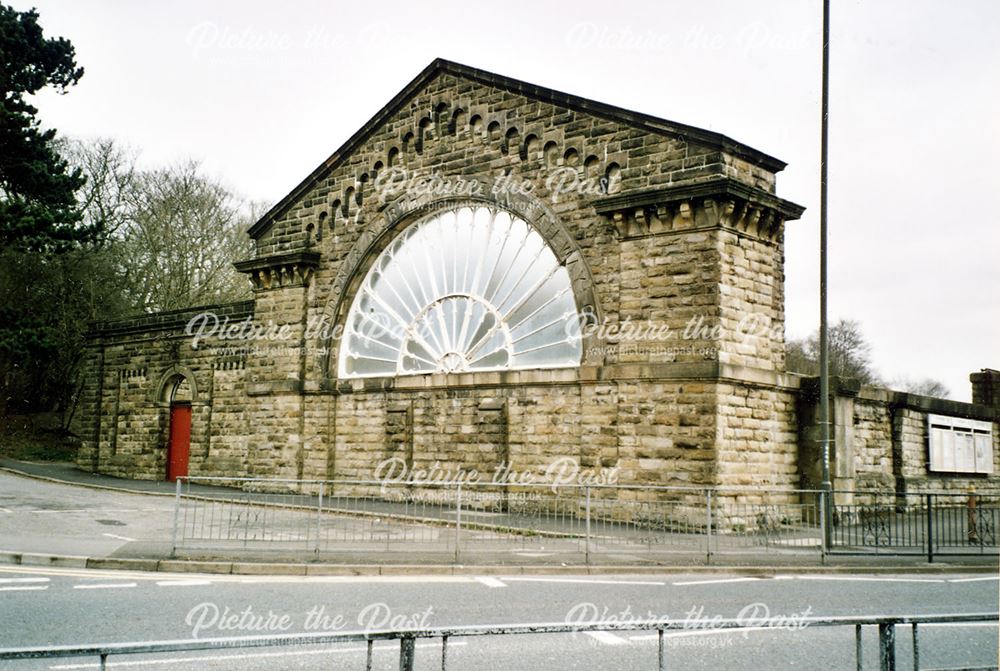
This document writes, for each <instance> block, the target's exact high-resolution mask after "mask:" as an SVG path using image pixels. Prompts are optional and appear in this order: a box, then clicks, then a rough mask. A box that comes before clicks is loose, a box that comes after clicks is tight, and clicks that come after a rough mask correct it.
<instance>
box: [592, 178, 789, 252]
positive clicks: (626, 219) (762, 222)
mask: <svg viewBox="0 0 1000 671" xmlns="http://www.w3.org/2000/svg"><path fill="white" fill-rule="evenodd" d="M593 205H594V208H595V209H596V210H597V212H598V213H599V214H602V215H604V216H606V217H607V218H608V220H609V221H610V222H611V223H612V224H613V226H614V229H615V231H616V232H617V234H618V237H619V239H623V240H624V239H630V238H639V237H645V236H649V235H661V234H665V233H671V232H674V231H679V230H685V229H692V228H728V229H731V230H733V231H735V232H737V233H739V234H741V235H746V236H750V237H756V238H761V239H765V240H774V239H777V238H778V237H779V236H780V235H781V231H782V227H783V226H784V223H785V222H786V221H790V220H793V219H798V218H799V217H800V216H802V213H803V212H804V211H805V208H804V207H802V206H800V205H796V204H795V203H792V202H789V201H787V200H783V199H781V198H778V197H777V196H775V195H774V194H773V193H770V192H767V191H764V190H763V189H759V188H756V187H753V186H749V185H747V184H744V183H742V182H737V181H736V180H733V179H730V178H728V177H723V178H719V179H713V180H709V181H706V182H701V183H698V184H691V185H681V186H670V187H665V188H660V189H654V190H649V191H636V192H631V193H626V194H621V195H616V196H611V197H606V198H601V199H599V200H596V201H594V202H593Z"/></svg>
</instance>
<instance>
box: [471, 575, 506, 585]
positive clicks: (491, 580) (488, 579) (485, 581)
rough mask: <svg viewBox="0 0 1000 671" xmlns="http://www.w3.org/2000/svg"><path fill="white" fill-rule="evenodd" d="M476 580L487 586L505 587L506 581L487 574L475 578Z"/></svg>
mask: <svg viewBox="0 0 1000 671" xmlns="http://www.w3.org/2000/svg"><path fill="white" fill-rule="evenodd" d="M476 582H478V583H481V584H483V585H486V586H487V587H506V586H507V583H505V582H504V581H503V580H498V579H496V578H491V577H489V576H483V577H481V578H476Z"/></svg>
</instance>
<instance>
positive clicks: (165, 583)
mask: <svg viewBox="0 0 1000 671" xmlns="http://www.w3.org/2000/svg"><path fill="white" fill-rule="evenodd" d="M156 584H157V585H159V586H160V587H189V586H192V585H211V584H212V581H211V580H157V581H156Z"/></svg>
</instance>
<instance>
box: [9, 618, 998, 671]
mask: <svg viewBox="0 0 1000 671" xmlns="http://www.w3.org/2000/svg"><path fill="white" fill-rule="evenodd" d="M998 619H1000V613H996V612H992V613H948V614H936V615H868V616H830V617H807V618H802V619H801V620H800V621H799V622H801V624H802V626H803V628H805V627H835V626H854V627H855V630H856V640H857V645H856V654H857V668H858V669H859V670H860V669H861V661H862V660H861V627H863V626H867V625H874V626H877V627H878V632H879V668H880V669H881V670H882V671H893V670H894V669H895V668H896V654H895V627H896V626H897V625H910V626H911V627H912V630H913V637H914V645H913V653H914V665H913V668H914V669H919V649H920V648H919V645H918V643H917V640H918V639H917V626H918V625H921V624H930V623H935V624H937V623H962V622H996V621H998ZM759 628H760V625H759V624H754V623H752V622H751V623H748V622H746V621H744V620H739V619H730V620H712V622H711V626H710V627H701V628H697V629H711V630H713V631H714V630H720V631H721V630H732V631H739V630H743V629H746V630H750V629H759ZM691 629H692V627H691V626H690V624H688V623H686V622H683V621H664V620H639V621H633V622H592V623H568V622H557V623H539V624H515V625H473V626H456V627H433V628H426V629H396V630H379V631H350V632H337V633H323V632H308V633H301V634H286V635H270V636H244V637H231V638H205V639H187V640H170V641H152V642H144V643H107V644H96V645H61V646H48V647H40V648H6V649H0V660H15V659H51V658H61V657H98V658H99V659H100V666H99V668H100V669H101V670H102V671H103V670H104V669H106V668H107V659H108V657H110V656H112V655H133V654H155V653H167V652H190V651H196V650H225V649H242V648H261V647H287V646H296V645H321V644H338V643H356V642H366V643H367V644H368V657H367V659H368V662H367V667H366V668H367V669H371V650H372V644H373V643H374V642H375V641H386V640H390V641H391V640H398V641H399V642H400V669H401V670H402V671H412V669H413V660H414V642H415V641H416V640H417V639H437V638H440V639H441V641H442V644H441V659H442V670H445V669H446V667H447V650H448V639H450V638H456V637H473V636H504V635H524V634H566V633H585V632H598V631H602V632H610V631H656V632H657V633H658V654H657V660H658V666H657V668H658V669H660V670H661V671H662V670H664V669H666V668H667V667H666V654H665V653H666V651H665V646H664V633H665V632H667V631H690V630H691Z"/></svg>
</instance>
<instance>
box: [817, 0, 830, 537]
mask: <svg viewBox="0 0 1000 671" xmlns="http://www.w3.org/2000/svg"><path fill="white" fill-rule="evenodd" d="M829 106H830V0H823V92H822V98H821V107H822V122H821V125H820V160H819V170H820V177H819V422H820V445H821V448H822V451H823V456H822V460H823V481H822V483H820V488H821V489H822V490H823V492H824V505H823V510H822V511H821V512H822V515H823V516H824V520H825V522H826V525H825V534H824V536H825V537H824V539H823V543H824V547H828V546H829V541H830V526H831V522H832V519H831V518H832V516H831V515H830V511H831V509H832V506H833V500H832V499H833V491H832V490H833V484H832V483H831V482H830V342H829V337H828V332H827V313H826V293H827V286H826V271H827V268H826V257H827V249H826V237H827V235H826V234H827V222H826V218H827V203H826V201H827V164H828V160H827V158H828V155H827V152H828V141H827V140H828V124H829V120H830V110H829Z"/></svg>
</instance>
